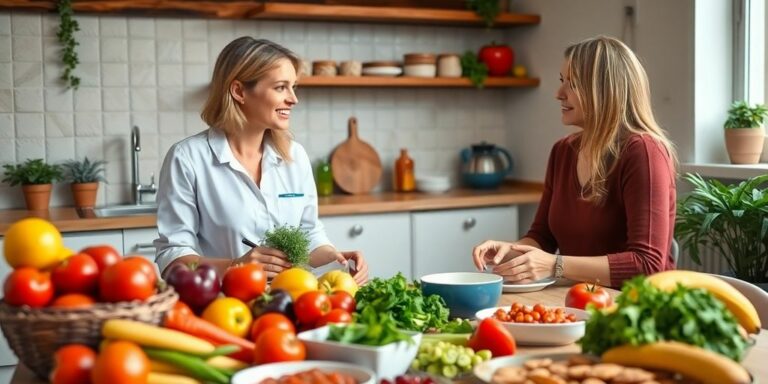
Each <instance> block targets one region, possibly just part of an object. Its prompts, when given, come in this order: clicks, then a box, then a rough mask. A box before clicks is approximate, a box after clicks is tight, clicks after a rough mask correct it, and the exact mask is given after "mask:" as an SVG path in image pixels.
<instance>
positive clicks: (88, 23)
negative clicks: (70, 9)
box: [75, 15, 99, 40]
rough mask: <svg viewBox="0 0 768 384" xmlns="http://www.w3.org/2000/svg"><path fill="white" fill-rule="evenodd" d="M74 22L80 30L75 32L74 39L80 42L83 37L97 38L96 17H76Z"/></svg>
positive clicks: (97, 23) (97, 24) (97, 25)
mask: <svg viewBox="0 0 768 384" xmlns="http://www.w3.org/2000/svg"><path fill="white" fill-rule="evenodd" d="M75 20H76V21H77V23H78V25H79V26H80V30H79V31H77V32H75V38H77V39H78V40H80V39H82V38H84V37H96V36H99V18H98V17H97V16H91V15H88V16H83V15H76V16H75Z"/></svg>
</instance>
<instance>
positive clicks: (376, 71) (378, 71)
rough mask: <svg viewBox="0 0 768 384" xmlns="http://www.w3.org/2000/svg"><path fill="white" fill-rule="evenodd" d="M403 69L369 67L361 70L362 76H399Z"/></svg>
mask: <svg viewBox="0 0 768 384" xmlns="http://www.w3.org/2000/svg"><path fill="white" fill-rule="evenodd" d="M402 73H403V69H402V68H400V67H370V68H363V75H364V76H400V74H402Z"/></svg>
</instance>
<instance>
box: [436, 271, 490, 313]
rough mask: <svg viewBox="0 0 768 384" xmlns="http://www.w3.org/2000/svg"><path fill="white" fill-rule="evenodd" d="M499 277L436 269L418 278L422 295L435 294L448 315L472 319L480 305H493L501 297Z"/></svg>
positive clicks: (487, 306) (481, 306)
mask: <svg viewBox="0 0 768 384" xmlns="http://www.w3.org/2000/svg"><path fill="white" fill-rule="evenodd" d="M501 285H502V278H501V276H499V275H494V274H490V273H479V272H452V273H436V274H432V275H426V276H424V277H422V278H421V291H422V293H424V295H425V296H429V295H433V294H435V295H439V296H441V297H442V298H443V300H445V303H446V304H447V305H448V309H450V311H451V317H461V318H465V319H474V318H475V313H476V312H477V311H479V310H481V309H484V308H489V307H495V306H496V305H497V302H498V301H499V298H500V297H501Z"/></svg>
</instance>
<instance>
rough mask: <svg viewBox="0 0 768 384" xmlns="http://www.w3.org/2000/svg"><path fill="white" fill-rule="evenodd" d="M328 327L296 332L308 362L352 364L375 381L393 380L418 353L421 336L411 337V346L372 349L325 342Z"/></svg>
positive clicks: (402, 342) (390, 345) (414, 334)
mask: <svg viewBox="0 0 768 384" xmlns="http://www.w3.org/2000/svg"><path fill="white" fill-rule="evenodd" d="M329 332H330V328H329V327H328V326H325V327H320V328H316V329H313V330H310V331H305V332H301V333H299V335H298V337H299V339H300V340H301V341H303V342H304V345H305V346H306V347H307V359H313V360H331V361H343V362H348V363H352V364H354V365H357V366H361V367H366V368H368V369H370V370H372V371H373V372H374V374H375V375H376V378H377V379H379V380H380V379H383V378H394V377H395V376H397V375H402V374H403V373H405V371H407V370H408V367H410V365H411V361H413V359H414V358H415V357H416V354H417V353H418V352H419V343H420V342H421V333H418V332H407V333H409V334H411V335H412V340H413V343H411V344H409V343H407V342H405V341H400V342H397V343H391V344H387V345H382V346H380V347H371V346H367V345H358V344H343V343H339V342H336V341H328V333H329Z"/></svg>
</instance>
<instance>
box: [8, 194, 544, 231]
mask: <svg viewBox="0 0 768 384" xmlns="http://www.w3.org/2000/svg"><path fill="white" fill-rule="evenodd" d="M542 188H543V187H542V185H541V184H538V183H528V182H510V183H507V184H505V185H503V186H502V187H501V188H499V189H495V190H473V189H454V190H451V191H449V192H446V193H441V194H429V193H419V192H414V193H395V192H381V193H373V194H368V195H333V196H329V197H321V198H320V199H319V205H320V216H338V215H355V214H366V213H384V212H407V211H426V210H437V209H457V208H477V207H490V206H495V205H512V204H529V203H538V202H539V199H540V198H541V191H542ZM25 217H41V218H44V219H46V220H49V221H51V222H52V223H53V224H54V225H56V227H57V228H59V230H60V231H61V232H77V231H98V230H108V229H122V228H147V227H154V226H155V225H157V224H156V222H157V218H156V216H155V215H135V216H118V217H96V216H95V215H94V214H93V212H92V211H78V210H76V209H75V208H73V207H57V208H51V209H49V210H48V211H39V212H34V211H27V210H25V209H14V210H2V211H0V236H2V235H4V234H5V231H7V230H8V227H10V226H11V224H13V223H14V222H15V221H17V220H21V219H23V218H25Z"/></svg>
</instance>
